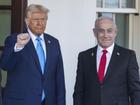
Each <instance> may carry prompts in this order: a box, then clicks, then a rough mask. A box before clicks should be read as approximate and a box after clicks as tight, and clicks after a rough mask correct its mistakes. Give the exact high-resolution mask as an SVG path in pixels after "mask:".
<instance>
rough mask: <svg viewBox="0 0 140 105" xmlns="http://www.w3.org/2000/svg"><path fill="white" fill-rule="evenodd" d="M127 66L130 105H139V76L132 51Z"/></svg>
mask: <svg viewBox="0 0 140 105" xmlns="http://www.w3.org/2000/svg"><path fill="white" fill-rule="evenodd" d="M128 65H129V66H128V87H129V94H130V98H131V105H140V76H139V67H138V63H137V60H136V55H135V52H134V51H132V52H131V55H130V60H129V64H128Z"/></svg>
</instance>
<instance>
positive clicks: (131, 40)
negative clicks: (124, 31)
mask: <svg viewBox="0 0 140 105" xmlns="http://www.w3.org/2000/svg"><path fill="white" fill-rule="evenodd" d="M132 22H133V14H129V30H128V31H129V36H128V37H129V41H128V43H129V44H128V47H129V48H130V49H132V46H133V45H132V43H133V31H132V30H133V24H132Z"/></svg>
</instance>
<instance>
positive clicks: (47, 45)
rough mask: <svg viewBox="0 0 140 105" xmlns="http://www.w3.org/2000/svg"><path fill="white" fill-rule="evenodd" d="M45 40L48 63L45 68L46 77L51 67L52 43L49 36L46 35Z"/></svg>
mask: <svg viewBox="0 0 140 105" xmlns="http://www.w3.org/2000/svg"><path fill="white" fill-rule="evenodd" d="M44 40H45V46H46V63H45V68H44V75H45V74H46V72H47V70H48V66H49V61H50V59H51V58H50V57H51V56H50V54H51V53H50V45H51V43H52V42H51V41H50V40H48V38H47V35H46V34H44Z"/></svg>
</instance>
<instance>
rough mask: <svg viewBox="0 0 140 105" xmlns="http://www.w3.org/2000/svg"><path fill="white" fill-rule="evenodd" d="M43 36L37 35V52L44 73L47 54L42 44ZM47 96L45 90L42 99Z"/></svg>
mask: <svg viewBox="0 0 140 105" xmlns="http://www.w3.org/2000/svg"><path fill="white" fill-rule="evenodd" d="M41 40H42V39H41V38H40V37H37V38H36V41H37V43H36V52H37V55H38V59H39V63H40V66H41V71H42V74H43V73H44V66H45V54H44V50H43V47H42V44H41ZM44 98H45V93H44V90H43V92H42V99H41V100H44Z"/></svg>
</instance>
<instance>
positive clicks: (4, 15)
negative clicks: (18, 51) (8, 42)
mask: <svg viewBox="0 0 140 105" xmlns="http://www.w3.org/2000/svg"><path fill="white" fill-rule="evenodd" d="M10 31H11V12H10V11H9V10H0V32H1V33H0V46H3V45H4V40H5V38H6V37H7V36H8V35H9V34H10Z"/></svg>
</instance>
